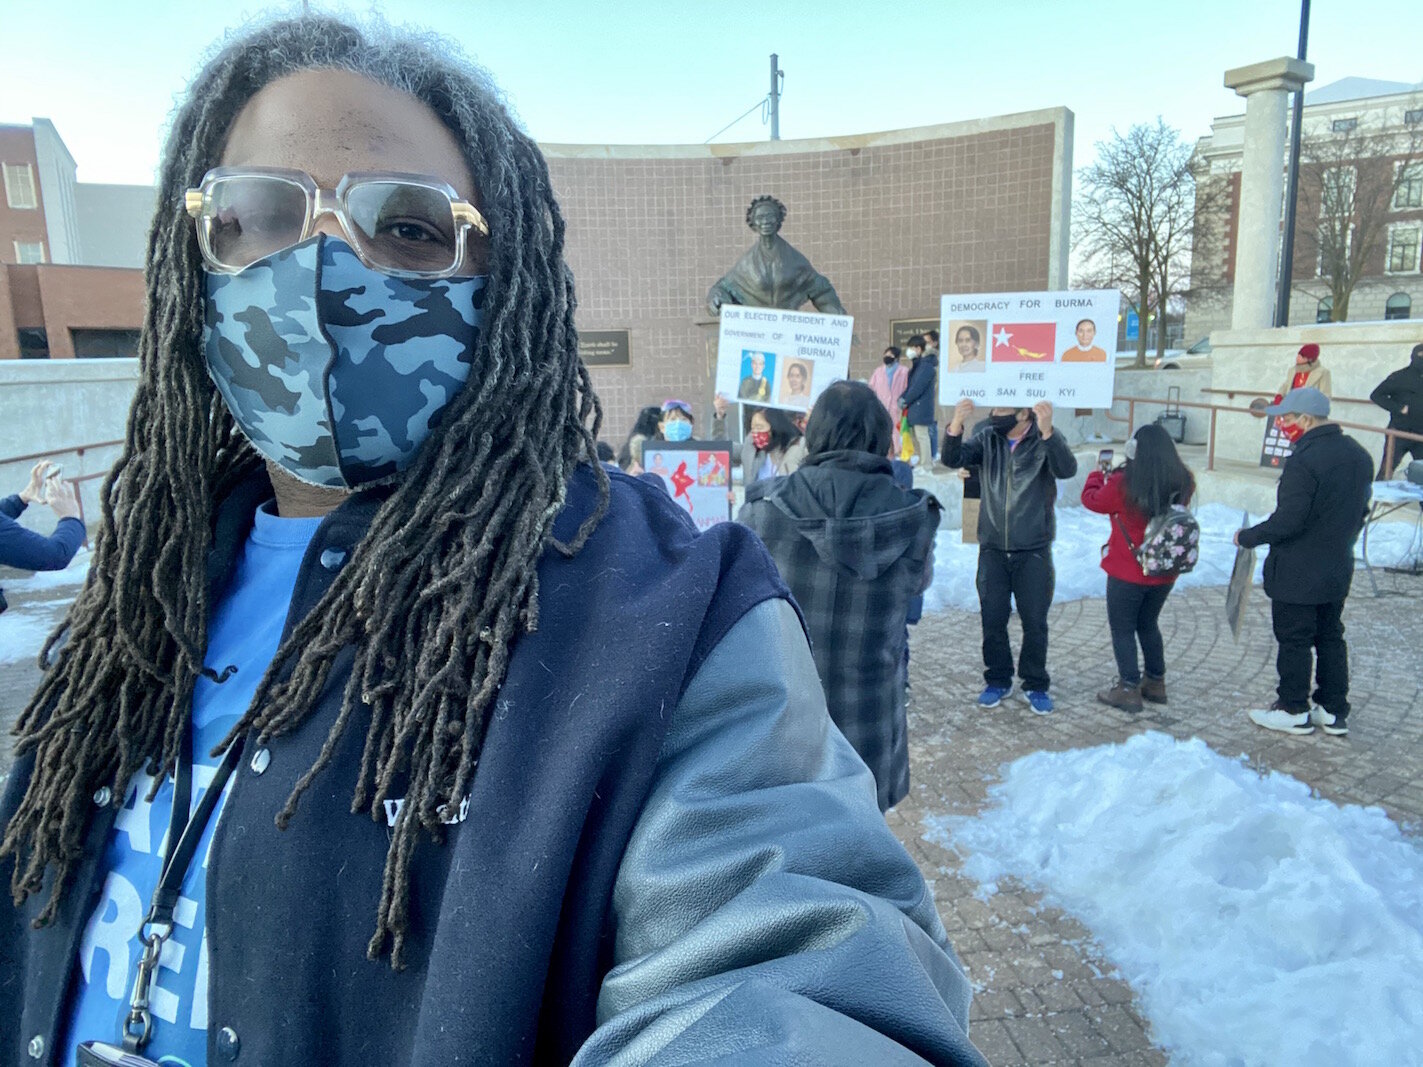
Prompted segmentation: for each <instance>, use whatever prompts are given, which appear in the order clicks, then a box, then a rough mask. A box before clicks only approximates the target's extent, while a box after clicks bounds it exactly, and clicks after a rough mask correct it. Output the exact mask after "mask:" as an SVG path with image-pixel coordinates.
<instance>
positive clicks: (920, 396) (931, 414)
mask: <svg viewBox="0 0 1423 1067" xmlns="http://www.w3.org/2000/svg"><path fill="white" fill-rule="evenodd" d="M938 363H939V360H938V357H937V356H920V357H919V358H918V359H916V360H915V361H914V366H912V367H910V368H909V382H908V384H906V385H905V387H904V392H903V393H902V394H901V395H900V397H899V406H900V407H901V408H903V409H904V410H905V411H907V412H908V414H909V425H910V426H932V425H934V423H935V422H937V421H938V417H937V415H936V414H935V413H936V411H937V408H935V406H934V404H935V390H934V384H935V382H936V381H937V379H938V373H939V372H938Z"/></svg>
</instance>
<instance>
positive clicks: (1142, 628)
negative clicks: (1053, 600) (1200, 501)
mask: <svg viewBox="0 0 1423 1067" xmlns="http://www.w3.org/2000/svg"><path fill="white" fill-rule="evenodd" d="M1126 456H1127V460H1126V463H1124V464H1123V465H1122V466H1120V467H1118V468H1117V469H1116V470H1115V471H1112V472H1111V473H1110V474H1109V473H1108V470H1107V465H1106V464H1105V463H1104V464H1102V466H1100V467H1099V468H1098V469H1097V470H1094V471H1093V472H1092V473H1091V474H1089V475H1087V484H1086V485H1084V486H1083V488H1082V504H1083V506H1084V507H1086V508H1087V510H1088V511H1095V512H1097V513H1099V514H1102V515H1110V516H1111V518H1112V530H1111V536H1110V537H1109V538H1108V539H1107V545H1106V548H1105V549H1104V551H1103V553H1102V569H1103V570H1104V571H1106V572H1107V624H1108V626H1110V627H1111V630H1112V653H1113V655H1115V656H1116V659H1117V675H1118V677H1117V682H1116V684H1115V685H1114V686H1113V687H1112V688H1110V689H1106V690H1103V691H1102V692H1100V693H1098V694H1097V699H1098V700H1100V701H1101V702H1102V703H1103V704H1108V705H1110V706H1111V707H1114V708H1121V709H1122V710H1123V711H1133V712H1135V711H1140V710H1141V707H1142V703H1141V702H1142V700H1143V699H1145V700H1149V701H1151V702H1152V703H1154V704H1165V703H1166V651H1165V648H1164V647H1163V644H1162V641H1161V627H1160V626H1159V625H1158V624H1157V620H1158V619H1159V618H1160V617H1161V609H1162V608H1163V607H1165V606H1166V598H1167V597H1168V596H1170V595H1171V587H1172V586H1173V585H1175V583H1176V579H1175V577H1174V576H1172V577H1162V578H1156V577H1149V576H1147V575H1146V574H1145V573H1144V572H1143V571H1142V569H1141V564H1140V563H1138V562H1137V559H1136V554H1135V552H1133V551H1132V549H1131V547H1130V545H1128V544H1127V538H1130V539H1131V544H1132V545H1136V546H1137V547H1140V546H1141V543H1142V540H1143V538H1144V535H1145V533H1146V526H1147V523H1148V522H1150V521H1151V518H1152V517H1153V516H1155V515H1159V514H1161V513H1162V512H1163V511H1165V510H1166V509H1167V508H1168V507H1170V506H1171V505H1172V504H1183V505H1184V504H1188V503H1190V500H1191V495H1192V493H1194V492H1195V489H1196V479H1195V477H1194V476H1193V475H1192V474H1191V472H1190V470H1189V469H1187V467H1186V465H1185V464H1184V463H1182V462H1181V457H1180V456H1179V455H1178V454H1177V453H1176V445H1175V444H1174V443H1173V442H1172V440H1171V435H1170V434H1168V433H1167V432H1166V431H1165V430H1163V429H1162V428H1161V427H1160V426H1156V425H1154V424H1153V425H1149V426H1143V427H1141V428H1140V429H1139V430H1137V431H1136V433H1135V434H1134V435H1132V437H1131V439H1130V440H1129V441H1127V443H1126ZM1138 641H1140V642H1141V655H1142V659H1143V660H1144V661H1145V667H1146V674H1145V676H1143V675H1142V673H1141V667H1140V665H1139V664H1138V662H1137V658H1136V646H1137V642H1138Z"/></svg>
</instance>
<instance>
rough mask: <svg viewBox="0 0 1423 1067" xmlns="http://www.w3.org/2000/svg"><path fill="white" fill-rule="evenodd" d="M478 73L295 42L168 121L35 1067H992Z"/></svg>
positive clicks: (6, 1048)
mask: <svg viewBox="0 0 1423 1067" xmlns="http://www.w3.org/2000/svg"><path fill="white" fill-rule="evenodd" d="M450 55H451V50H450V49H449V47H448V46H447V45H443V44H440V45H427V44H423V43H420V42H415V41H411V40H404V39H398V38H395V37H393V36H391V35H388V34H386V33H380V34H373V35H367V34H364V33H362V32H360V31H358V30H356V29H353V28H351V27H349V26H347V25H345V24H343V23H340V22H336V21H332V20H328V19H324V18H303V19H298V20H293V21H287V22H281V23H276V24H271V25H268V26H265V27H263V28H260V29H257V30H255V31H252V32H250V33H248V34H247V35H245V36H244V37H241V38H238V39H236V40H234V41H232V42H231V43H229V44H228V45H227V46H226V47H225V48H224V49H223V50H222V51H221V52H220V53H219V54H217V55H216V57H215V58H214V59H213V60H212V61H211V62H210V63H209V64H208V66H207V67H206V68H205V69H204V70H203V71H202V73H201V74H200V75H199V76H198V78H197V80H196V82H195V84H194V85H193V87H192V89H191V91H190V93H189V95H188V97H187V100H186V102H185V103H184V104H182V106H181V107H180V108H179V110H178V112H177V114H176V117H175V121H174V126H173V130H172V134H171V136H170V140H169V144H168V148H167V152H166V155H165V157H164V161H163V165H162V171H161V180H160V190H159V191H160V201H159V203H160V207H159V209H158V212H157V215H156V218H155V220H154V223H153V226H152V229H151V231H150V236H149V243H148V264H147V287H148V293H147V310H146V319H145V324H144V329H143V339H142V343H141V355H140V368H141V371H140V382H139V386H138V390H137V394H136V397H135V400H134V407H133V410H132V413H131V417H130V419H129V424H128V430H127V440H126V443H125V447H124V450H123V454H122V457H121V459H120V460H119V462H118V463H117V465H116V466H115V468H114V470H113V472H112V474H111V475H110V476H109V478H108V480H107V482H106V484H105V486H104V491H103V521H102V529H101V532H100V534H99V535H98V539H97V545H96V550H95V558H94V563H93V566H92V569H91V575H90V578H89V581H88V584H87V585H86V587H85V589H84V590H83V592H82V594H81V596H80V597H79V599H78V601H77V602H76V604H75V606H74V608H73V610H72V611H71V613H70V615H69V618H68V619H67V621H66V624H65V626H64V627H63V628H62V629H61V632H60V633H59V634H57V635H55V637H54V638H52V639H51V640H50V642H49V644H48V645H47V647H46V649H45V652H44V659H45V660H46V661H47V662H48V664H49V666H48V670H47V671H46V673H45V676H44V678H43V681H42V682H41V684H40V686H39V688H38V690H37V691H36V692H35V694H34V696H33V698H32V699H31V702H30V703H29V705H28V706H27V708H26V709H25V711H24V712H23V713H22V715H21V717H20V719H19V722H18V725H17V733H18V736H19V740H18V744H17V746H16V751H17V761H16V764H15V768H14V771H13V773H12V774H11V776H10V779H9V781H8V783H7V784H6V789H5V793H4V797H3V800H0V826H3V827H4V837H3V841H0V873H3V876H5V877H6V878H7V879H8V881H9V883H10V888H11V890H12V902H11V903H7V904H5V905H3V906H0V1062H5V1063H31V1062H33V1063H42V1064H59V1063H64V1064H70V1063H81V1064H95V1063H117V1062H123V1063H126V1064H128V1063H134V1064H139V1063H154V1062H157V1061H158V1060H160V1059H161V1060H162V1061H163V1062H185V1063H189V1064H200V1063H209V1062H238V1063H252V1064H257V1065H263V1067H266V1065H278V1064H296V1063H322V1064H362V1065H366V1064H382V1065H385V1064H433V1063H479V1064H486V1063H487V1064H515V1063H569V1062H577V1063H578V1064H597V1063H605V1062H609V1061H611V1060H614V1059H616V1060H617V1061H618V1062H625V1063H634V1062H635V1063H650V1062H659V1061H662V1060H664V1059H665V1060H666V1061H668V1062H677V1063H687V1062H692V1061H693V1060H698V1059H703V1058H706V1059H720V1060H723V1061H726V1060H729V1059H736V1060H737V1062H788V1061H790V1060H796V1061H797V1062H821V1063H838V1062H858V1063H875V1064H885V1063H920V1062H923V1061H924V1060H928V1061H931V1062H934V1063H955V1064H957V1063H974V1064H977V1063H981V1062H982V1059H981V1057H979V1055H978V1054H977V1052H976V1051H975V1050H974V1049H973V1047H972V1045H970V1044H969V1042H968V1039H967V1037H966V1027H967V1005H968V986H967V983H966V981H965V979H964V976H963V973H962V971H961V969H960V968H959V967H958V965H957V963H956V961H955V960H954V958H953V955H952V952H951V950H950V949H949V948H948V945H947V941H946V939H945V936H944V931H943V928H942V926H941V925H940V923H939V920H938V918H937V915H936V913H935V910H934V905H933V901H932V899H931V897H930V896H929V893H928V891H927V889H926V887H925V885H924V882H923V880H922V878H921V877H920V875H919V873H918V871H917V870H916V868H915V866H914V864H913V862H912V861H911V860H910V859H909V857H908V855H907V854H906V853H905V852H904V850H903V849H902V848H901V847H900V846H899V845H898V843H897V842H896V841H895V840H894V838H893V837H892V836H891V835H890V833H889V831H888V830H887V829H886V827H885V825H884V823H883V821H882V820H881V819H880V818H879V816H878V813H877V810H876V807H875V800H874V797H875V794H874V783H873V780H872V779H871V777H870V775H869V772H868V771H867V770H866V768H865V767H864V765H863V764H861V763H860V762H859V761H858V760H857V759H856V757H855V755H854V753H853V751H852V750H851V749H850V748H849V746H848V744H847V743H846V742H845V740H844V739H843V737H841V736H840V735H839V734H838V733H837V732H836V731H835V730H834V729H833V728H832V727H831V725H830V720H829V718H828V717H827V715H826V712H825V704H824V700H823V697H822V695H821V692H820V688H819V686H818V685H817V684H816V680H815V666H814V663H813V662H812V660H811V657H810V653H809V650H808V648H807V645H806V641H805V637H804V633H803V629H802V626H801V624H800V621H799V619H798V617H797V614H796V612H795V609H794V608H793V606H792V605H791V604H790V602H789V600H788V598H787V594H786V590H785V588H784V586H783V585H782V584H781V583H780V581H779V578H778V577H777V576H776V573H775V570H774V567H773V566H772V565H771V563H770V562H769V560H768V558H767V557H766V555H765V553H764V550H763V549H761V547H760V546H759V543H757V542H756V541H755V539H754V537H752V536H751V535H750V534H748V533H746V532H745V531H744V530H742V531H741V532H738V530H739V529H740V528H738V527H734V526H732V525H731V524H725V525H724V526H721V527H718V528H717V529H716V530H714V531H712V532H709V533H706V534H702V535H700V536H697V535H696V534H695V532H694V531H693V530H692V529H691V528H690V525H689V524H688V523H687V522H686V520H685V519H684V518H683V517H682V516H681V515H680V513H679V512H678V511H677V510H676V509H675V508H674V507H673V506H672V504H671V503H670V502H669V501H668V500H667V499H666V495H665V494H664V493H662V492H660V491H659V490H657V489H656V488H655V487H653V486H650V485H644V484H642V483H641V482H639V481H637V480H635V479H631V478H627V477H624V476H623V475H621V474H619V473H617V472H609V471H608V469H607V468H605V467H603V466H601V465H599V464H597V463H594V462H592V461H591V457H592V456H593V453H594V442H595V437H596V434H597V430H598V426H599V423H600V421H601V414H600V410H599V406H598V402H597V399H596V398H595V396H594V394H593V392H592V389H591V385H590V382H589V378H588V374H587V371H586V370H585V369H584V368H583V366H582V365H581V364H580V363H579V361H578V358H577V341H576V337H575V333H574V326H573V307H574V298H573V288H572V282H571V277H570V274H569V272H568V270H567V268H566V266H565V265H564V260H563V240H564V223H563V218H562V216H561V214H560V212H559V208H558V205H557V203H556V202H555V200H554V199H553V196H552V193H551V191H550V183H549V176H548V171H547V168H546V166H545V163H544V160H543V158H542V156H541V155H540V153H539V151H538V149H537V148H536V147H535V145H534V143H533V142H532V141H531V140H530V139H529V138H528V137H527V135H526V134H524V133H523V132H522V131H521V130H519V129H518V128H517V127H516V126H515V125H514V123H513V122H512V121H511V119H510V118H509V116H508V114H507V113H506V112H505V110H504V108H503V107H502V105H501V104H500V103H499V99H498V96H497V95H496V93H495V91H494V90H493V89H492V88H491V87H490V85H489V84H488V83H487V81H486V80H485V79H484V78H483V76H482V75H478V74H475V73H472V72H471V71H470V70H469V69H468V68H466V67H464V66H462V65H460V64H459V63H458V62H457V61H455V60H452V59H451V58H449V57H450ZM125 1055H128V1056H131V1057H133V1058H132V1059H127V1058H123V1057H124V1056H125Z"/></svg>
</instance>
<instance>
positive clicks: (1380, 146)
mask: <svg viewBox="0 0 1423 1067" xmlns="http://www.w3.org/2000/svg"><path fill="white" fill-rule="evenodd" d="M1412 106H1417V105H1416V104H1414V105H1412ZM1389 118H1390V115H1389V113H1388V112H1384V113H1382V114H1381V115H1375V116H1372V117H1367V116H1366V117H1360V118H1357V119H1354V118H1350V119H1333V120H1331V121H1330V122H1329V124H1328V125H1323V124H1321V128H1320V129H1319V130H1317V131H1315V132H1313V133H1309V134H1308V135H1307V136H1306V137H1305V139H1304V141H1303V144H1302V145H1301V148H1300V205H1299V214H1298V217H1297V220H1296V222H1295V244H1296V247H1297V248H1298V249H1299V256H1300V257H1302V258H1303V259H1304V261H1305V269H1304V270H1298V269H1297V270H1296V272H1295V273H1296V276H1299V275H1301V274H1302V275H1304V277H1303V278H1302V279H1301V280H1300V281H1299V282H1297V283H1296V284H1295V285H1294V288H1296V289H1298V290H1299V291H1301V292H1304V293H1307V294H1309V295H1310V296H1313V297H1315V298H1316V299H1322V298H1328V300H1329V301H1330V316H1331V319H1332V320H1333V321H1334V322H1347V321H1348V318H1349V299H1350V297H1352V296H1353V294H1354V290H1355V288H1356V287H1357V286H1358V284H1359V282H1360V281H1361V280H1362V279H1364V278H1366V277H1369V276H1371V275H1373V274H1377V273H1379V270H1378V267H1377V263H1378V258H1379V250H1380V246H1381V243H1382V241H1383V239H1384V235H1385V234H1386V233H1387V232H1388V224H1389V221H1390V217H1391V214H1390V213H1391V212H1392V210H1393V202H1394V198H1395V197H1396V196H1397V195H1398V191H1399V189H1400V187H1401V186H1402V185H1403V183H1404V182H1405V181H1407V180H1408V179H1409V177H1410V174H1411V175H1412V177H1413V178H1414V179H1415V180H1416V179H1417V168H1418V167H1419V166H1420V165H1423V125H1420V124H1418V123H1414V124H1412V125H1411V126H1410V125H1407V124H1403V123H1390V122H1389V121H1388V119H1389ZM1306 131H1307V133H1308V127H1306ZM1296 266H1297V267H1298V266H1299V258H1297V259H1296ZM1311 275H1313V277H1311Z"/></svg>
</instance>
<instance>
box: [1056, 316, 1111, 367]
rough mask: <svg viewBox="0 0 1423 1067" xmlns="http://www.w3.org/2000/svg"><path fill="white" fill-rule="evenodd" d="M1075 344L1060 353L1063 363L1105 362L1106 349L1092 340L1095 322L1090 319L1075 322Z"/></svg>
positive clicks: (1095, 329) (1094, 332)
mask: <svg viewBox="0 0 1423 1067" xmlns="http://www.w3.org/2000/svg"><path fill="white" fill-rule="evenodd" d="M1073 332H1074V333H1076V334H1077V344H1075V345H1073V346H1072V347H1071V348H1069V349H1068V350H1067V351H1066V352H1064V353H1063V354H1062V362H1064V363H1105V362H1107V353H1106V350H1105V349H1103V348H1101V347H1100V346H1098V345H1095V344H1093V343H1092V342H1093V341H1094V340H1096V337H1097V324H1096V323H1095V322H1093V321H1092V320H1091V319H1083V320H1082V321H1081V322H1079V323H1078V324H1077V328H1076V330H1074V331H1073Z"/></svg>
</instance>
